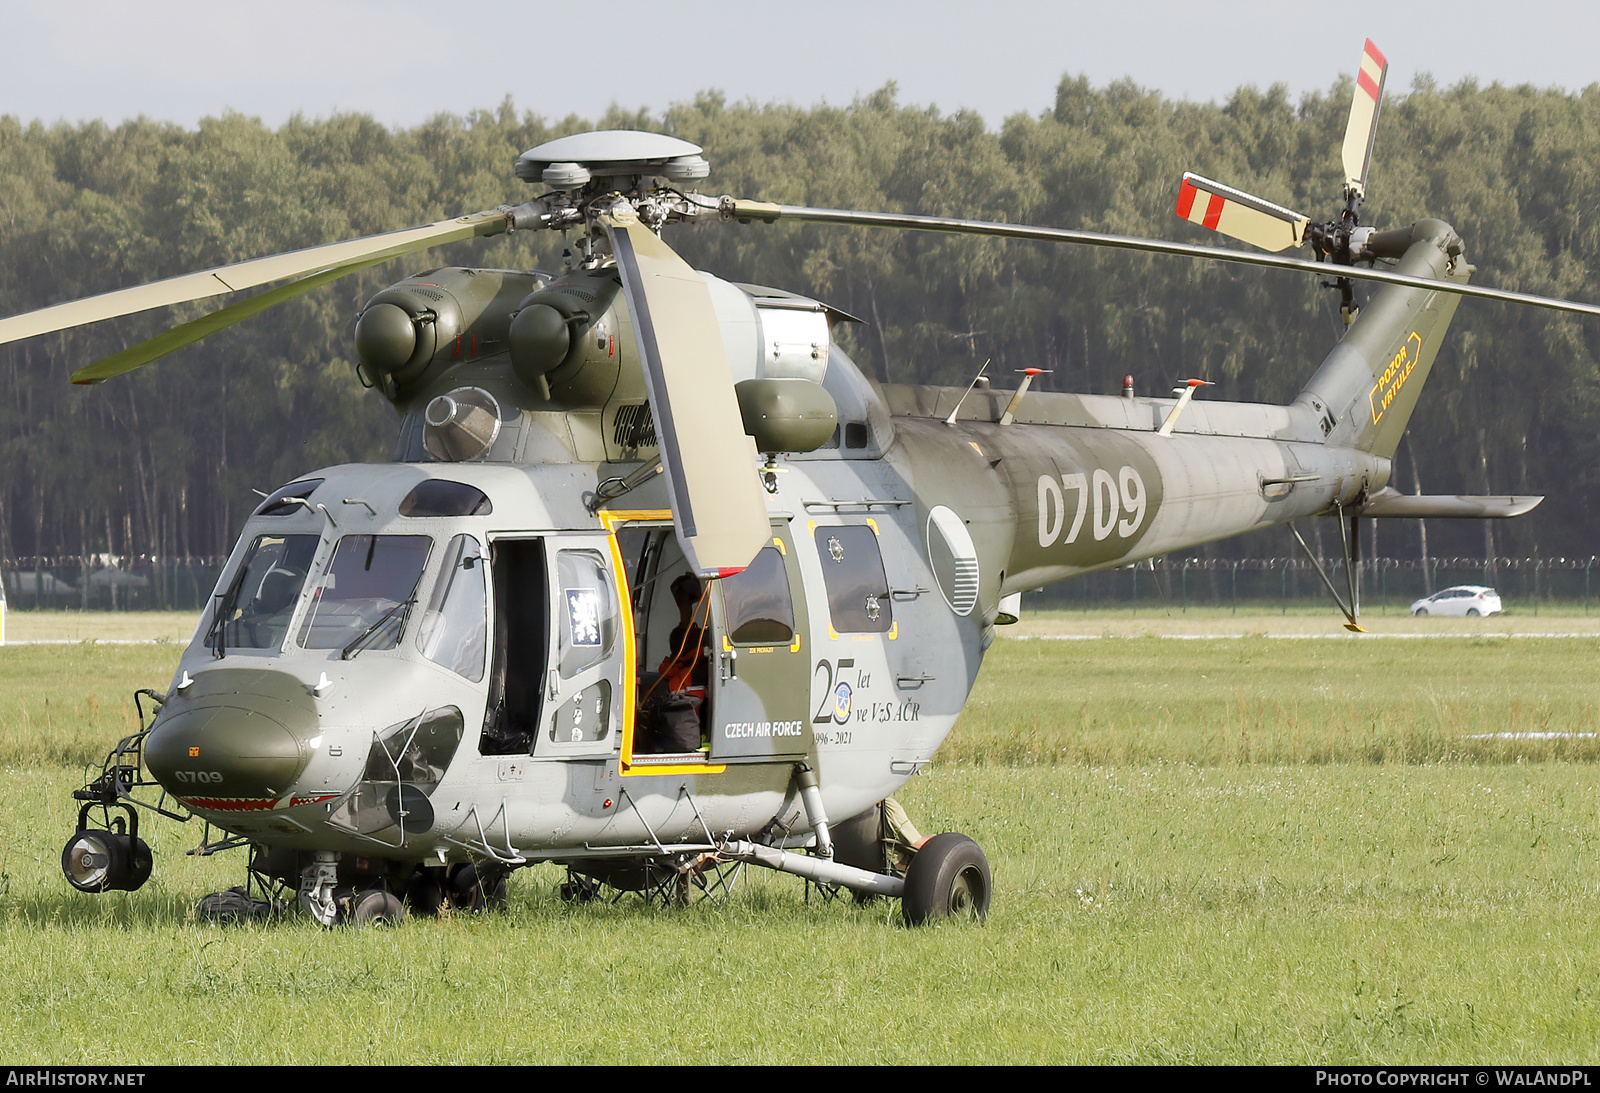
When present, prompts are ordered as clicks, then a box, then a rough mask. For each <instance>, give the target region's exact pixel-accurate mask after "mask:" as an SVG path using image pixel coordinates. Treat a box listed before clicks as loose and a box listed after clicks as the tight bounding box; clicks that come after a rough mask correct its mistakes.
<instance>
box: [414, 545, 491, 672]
mask: <svg viewBox="0 0 1600 1093" xmlns="http://www.w3.org/2000/svg"><path fill="white" fill-rule="evenodd" d="M483 570H484V567H483V551H482V549H481V548H480V547H479V546H478V541H477V540H476V539H474V538H473V537H472V536H470V535H457V536H456V537H455V538H454V539H451V540H450V545H449V546H447V547H446V548H445V551H444V564H443V565H442V566H441V567H440V569H439V577H438V579H437V580H435V581H434V582H433V594H432V595H430V596H429V597H428V607H427V610H426V611H424V612H423V613H422V622H421V625H419V626H418V627H417V648H418V649H420V650H422V655H423V656H425V657H427V658H428V659H429V660H431V661H433V662H434V663H435V664H440V665H443V666H444V667H446V668H448V669H450V670H451V671H452V672H454V673H456V674H457V675H460V676H465V677H466V678H467V679H470V680H472V682H474V683H477V682H478V681H479V680H481V679H482V678H483V651H484V647H485V646H486V644H487V643H488V594H487V587H486V585H485V582H484V571H483Z"/></svg>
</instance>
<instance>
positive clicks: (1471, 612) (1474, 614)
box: [1467, 607, 1483, 619]
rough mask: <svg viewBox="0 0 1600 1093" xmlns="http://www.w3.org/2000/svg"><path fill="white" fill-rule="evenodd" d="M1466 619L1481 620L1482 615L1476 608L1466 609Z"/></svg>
mask: <svg viewBox="0 0 1600 1093" xmlns="http://www.w3.org/2000/svg"><path fill="white" fill-rule="evenodd" d="M1467 618H1469V619H1481V618H1483V615H1482V614H1481V613H1480V612H1479V611H1478V609H1477V608H1476V607H1469V608H1467Z"/></svg>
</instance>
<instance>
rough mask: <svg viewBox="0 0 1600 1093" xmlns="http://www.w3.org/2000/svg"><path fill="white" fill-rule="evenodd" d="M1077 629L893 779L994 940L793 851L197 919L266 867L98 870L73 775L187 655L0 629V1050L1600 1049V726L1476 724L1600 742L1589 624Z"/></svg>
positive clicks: (813, 1057)
mask: <svg viewBox="0 0 1600 1093" xmlns="http://www.w3.org/2000/svg"><path fill="white" fill-rule="evenodd" d="M13 617H15V616H13ZM1099 621H1100V623H1101V624H1102V625H1104V626H1105V627H1106V628H1108V629H1109V628H1111V627H1113V626H1120V625H1122V621H1119V620H1117V619H1101V620H1099ZM1220 621H1221V620H1219V624H1220ZM1321 621H1322V624H1323V632H1331V631H1333V630H1335V629H1336V627H1334V626H1333V624H1332V623H1330V622H1329V621H1328V620H1327V619H1326V618H1323V619H1322V620H1321ZM1435 621H1436V622H1439V621H1443V620H1435ZM1502 621H1505V622H1510V621H1512V620H1510V619H1507V620H1500V619H1493V620H1487V623H1488V624H1489V625H1493V626H1495V627H1496V629H1498V630H1502V631H1503V630H1504V629H1505V628H1504V627H1503V626H1501V625H1500V624H1501V622H1502ZM1064 625H1065V624H1064V623H1061V622H1056V623H1052V622H1051V621H1050V620H1048V619H1038V618H1034V619H1028V620H1025V621H1024V623H1023V624H1022V625H1020V626H1019V627H1017V628H1015V630H1014V631H1013V633H1014V634H1015V631H1024V633H1025V635H1026V636H1028V637H1029V638H1030V640H1017V637H1016V636H1010V637H1007V638H1005V639H1002V640H1001V641H999V642H998V643H997V644H996V646H995V647H994V648H993V649H992V650H991V652H990V656H989V659H988V661H987V663H986V665H985V668H984V672H983V675H982V677H981V678H980V683H979V687H978V690H977V692H976V693H975V694H974V696H973V701H972V703H971V704H970V705H969V708H968V711H967V713H966V714H965V715H964V716H963V719H962V722H961V724H960V725H959V726H958V728H957V730H956V732H955V734H953V736H952V738H951V740H950V741H949V742H948V743H947V744H946V746H945V748H944V749H943V750H941V752H940V753H939V762H938V764H937V765H936V766H935V768H934V769H933V770H932V771H931V772H930V773H928V774H926V775H925V776H923V777H921V778H917V779H914V780H913V781H912V782H911V783H910V784H909V785H908V786H907V787H906V789H905V791H903V792H902V794H900V797H901V799H902V800H903V801H904V802H905V803H906V805H907V807H908V808H909V809H910V811H911V813H912V815H913V817H914V818H916V819H917V821H918V822H919V824H920V825H921V826H922V827H923V828H924V830H945V829H957V830H962V831H965V832H967V833H968V834H970V835H972V836H973V837H974V838H976V839H977V840H978V841H979V842H980V843H981V844H982V845H983V846H984V848H985V850H986V852H987V853H988V855H989V858H990V861H991V864H992V866H993V870H994V875H995V884H996V897H995V904H994V908H993V911H992V913H991V915H990V919H989V921H988V923H987V924H986V925H985V926H982V927H971V926H958V925H946V926H942V927H939V928H935V929H931V930H918V931H910V930H906V929H904V928H902V927H900V926H899V925H898V924H897V923H896V922H895V915H894V908H893V907H892V906H890V905H889V904H884V903H880V904H877V905H869V906H865V907H857V906H854V905H852V904H850V903H848V902H837V903H833V904H827V905H824V904H822V903H820V902H818V901H817V900H816V899H815V897H813V900H812V902H809V903H808V902H806V901H805V900H804V898H803V890H802V888H801V886H800V885H799V883H798V882H796V881H793V880H792V879H790V878H783V877H774V876H770V875H760V876H753V877H751V878H750V879H749V880H748V882H747V884H746V886H745V887H743V888H742V889H741V890H740V892H739V894H738V895H737V896H736V898H735V899H734V900H733V901H731V902H730V903H728V904H727V905H725V906H722V907H710V906H700V907H696V908H691V909H689V910H687V911H680V912H664V911H659V910H649V909H645V908H643V907H641V906H640V905H638V904H637V903H635V902H634V901H632V900H627V901H624V902H622V903H620V904H617V905H615V906H594V905H587V906H581V907H573V906H569V905H566V904H563V903H561V902H560V901H559V900H558V899H557V898H556V897H555V895H554V887H555V885H556V883H557V882H558V881H559V880H560V875H559V873H558V872H557V871H556V870H555V869H553V868H551V867H539V868H537V869H531V870H523V871H520V872H519V873H518V874H516V875H515V877H514V882H513V886H512V911H511V913H510V914H509V915H505V916H499V915H491V916H486V917H474V916H466V915H453V916H449V917H446V918H443V919H440V920H432V921H429V920H420V919H412V920H410V921H408V922H407V923H406V924H405V925H404V926H402V927H401V928H399V929H397V930H373V931H365V932H357V931H351V930H343V929H341V930H334V931H323V930H320V929H318V928H316V927H314V926H312V925H311V924H309V923H308V922H306V921H304V920H303V919H294V920H290V921H287V922H283V923H279V924H275V925H270V926H262V927H243V928H230V929H218V928H212V927H204V926H200V925H197V924H195V923H194V922H193V921H192V910H191V908H192V905H193V901H194V899H195V898H196V897H197V896H198V895H200V894H203V893H205V892H208V891H212V890H214V889H217V888H221V887H226V886H227V885H230V884H234V883H238V881H239V880H240V872H239V871H240V869H241V868H242V866H241V863H240V862H239V861H238V860H237V859H236V858H230V857H229V856H226V855H225V856H222V857H219V858H213V859H205V860H201V859H194V858H187V857H185V856H184V855H183V850H184V849H185V848H186V847H187V846H191V845H193V844H194V842H195V841H196V839H197V837H198V832H197V831H196V830H194V829H193V826H192V825H190V826H189V827H183V826H180V825H175V824H160V825H155V824H152V825H149V826H148V827H147V833H148V835H149V837H150V838H151V842H152V846H153V849H154V850H155V852H156V857H157V868H156V873H155V877H154V879H153V880H152V881H151V882H150V884H148V885H147V886H146V887H145V888H144V889H143V890H141V891H140V892H137V893H133V894H122V893H113V894H107V895H104V896H98V897H87V896H79V895H76V894H74V893H72V892H71V891H70V890H69V889H68V888H67V886H66V885H65V883H64V882H63V881H62V880H61V878H60V873H59V854H60V848H61V844H62V843H63V842H64V841H65V839H66V837H67V835H68V834H69V833H70V831H71V829H72V827H73V822H74V810H73V808H72V802H71V790H72V789H73V788H75V786H76V785H78V784H81V769H82V764H83V763H84V762H86V761H88V760H91V759H92V760H93V761H95V762H96V763H97V762H98V760H99V758H100V756H101V755H102V754H103V751H104V748H105V746H106V745H107V743H109V741H110V740H111V739H112V738H113V737H115V736H117V735H118V734H119V733H121V732H124V731H126V728H127V726H128V725H130V724H131V719H130V718H129V716H128V715H125V714H124V710H125V709H127V708H129V707H128V702H127V695H128V694H129V692H130V691H131V690H132V688H133V687H135V686H143V685H154V686H157V687H162V686H165V684H166V682H167V680H168V678H169V677H170V674H171V671H172V666H173V664H174V662H175V660H176V657H177V651H178V650H177V647H175V646H170V645H143V646H109V647H108V646H99V645H68V646H21V647H16V648H11V647H7V648H3V649H0V693H4V694H5V695H6V696H7V698H8V699H9V701H7V702H6V703H5V704H4V706H3V708H0V793H3V794H4V796H5V800H6V802H7V806H6V807H5V808H4V809H3V810H0V976H4V978H5V981H6V982H7V983H8V984H10V985H11V989H10V990H9V991H8V992H6V996H5V997H4V998H3V999H0V1058H4V1059H6V1060H7V1061H11V1062H19V1063H20V1062H77V1063H97V1064H123V1065H129V1064H137V1063H160V1062H196V1063H199V1062H213V1063H214V1062H238V1061H263V1062H277V1063H296V1064H304V1063H317V1062H367V1061H371V1062H381V1063H410V1062H433V1063H441V1062H619V1061H622V1062H627V1061H642V1062H677V1061H683V1062H713V1061H714V1062H732V1061H742V1062H794V1061H814V1062H838V1061H857V1062H885V1063H905V1062H958V1061H975V1062H1283V1063H1319V1062H1321V1063H1334V1062H1384V1063H1402V1062H1412V1063H1420V1062H1450V1063H1467V1062H1528V1063H1554V1062H1563V1063H1594V1062H1596V1061H1600V1021H1597V1019H1596V1018H1597V1008H1600V940H1597V935H1600V932H1597V931H1595V930H1594V929H1593V919H1594V917H1595V909H1596V900H1597V897H1600V860H1597V852H1600V799H1597V797H1596V794H1595V791H1594V781H1595V777H1594V776H1595V774H1596V771H1597V767H1596V764H1595V761H1594V760H1595V758H1596V749H1595V747H1594V746H1593V741H1592V740H1584V739H1562V740H1529V739H1521V740H1515V739H1513V740H1473V739H1470V737H1472V736H1475V735H1478V734H1481V733H1488V732H1505V731H1560V732H1593V731H1597V728H1600V726H1597V722H1600V681H1597V679H1596V675H1595V672H1594V664H1595V659H1596V654H1597V653H1600V638H1585V637H1560V638H1511V637H1485V636H1482V635H1483V632H1484V631H1481V630H1480V631H1479V632H1478V633H1477V635H1476V636H1473V635H1464V636H1460V637H1456V636H1444V637H1439V638H1437V639H1434V640H1417V639H1407V638H1400V637H1391V638H1375V639H1349V640H1346V639H1343V638H1341V639H1338V640H1326V641H1324V640H1303V639H1271V638H1266V637H1243V638H1236V639H1217V640H1181V641H1175V640H1167V639H1164V638H1158V637H1133V638H1127V639H1122V638H1117V639H1112V640H1049V639H1048V638H1047V635H1049V634H1055V635H1057V636H1062V635H1063V629H1064ZM1030 627H1035V628H1036V629H1034V630H1032V631H1031V632H1030V631H1029V630H1028V628H1030ZM1052 627H1054V629H1052ZM1221 632H1235V631H1227V630H1223V631H1221ZM1236 632H1241V633H1257V634H1259V633H1263V632H1265V631H1261V630H1257V631H1249V630H1240V631H1236Z"/></svg>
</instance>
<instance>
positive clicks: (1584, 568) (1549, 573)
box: [1024, 555, 1600, 614]
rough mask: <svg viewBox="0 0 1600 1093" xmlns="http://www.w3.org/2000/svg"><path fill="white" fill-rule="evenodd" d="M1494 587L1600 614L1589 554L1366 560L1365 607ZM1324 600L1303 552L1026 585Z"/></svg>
mask: <svg viewBox="0 0 1600 1093" xmlns="http://www.w3.org/2000/svg"><path fill="white" fill-rule="evenodd" d="M1322 570H1323V572H1324V573H1325V574H1326V575H1327V577H1328V579H1329V580H1330V581H1331V582H1333V586H1334V587H1335V588H1337V589H1338V590H1339V594H1340V595H1341V596H1344V595H1345V594H1346V593H1345V589H1346V587H1347V586H1346V582H1345V574H1344V569H1343V567H1342V566H1341V565H1340V563H1339V562H1338V560H1337V559H1336V558H1326V559H1324V560H1323V566H1322ZM1461 584H1473V585H1488V586H1489V587H1491V588H1495V589H1497V590H1498V591H1499V592H1500V596H1501V599H1502V601H1504V603H1505V606H1506V608H1507V609H1508V610H1516V611H1519V612H1520V611H1527V612H1528V613H1530V614H1537V613H1538V611H1539V607H1540V605H1541V604H1543V605H1547V606H1548V605H1553V604H1556V603H1560V604H1562V605H1564V606H1566V607H1569V608H1570V607H1581V609H1582V610H1583V611H1584V612H1585V613H1587V612H1588V611H1590V610H1594V611H1595V612H1596V613H1600V557H1597V556H1590V557H1586V558H1539V557H1533V558H1494V559H1489V560H1486V559H1483V558H1429V559H1428V560H1427V562H1426V564H1424V563H1423V562H1422V560H1421V559H1417V558H1373V559H1368V560H1367V561H1365V562H1363V563H1362V565H1361V609H1362V611H1363V613H1368V614H1379V613H1385V612H1388V613H1394V612H1401V613H1403V612H1405V611H1407V610H1409V609H1410V606H1411V604H1412V603H1413V602H1414V601H1416V600H1419V599H1421V598H1422V597H1423V596H1426V595H1429V594H1431V593H1433V592H1437V591H1439V590H1440V589H1442V588H1449V587H1451V586H1452V585H1461ZM1312 601H1320V602H1322V603H1325V604H1327V606H1328V607H1330V608H1332V606H1333V603H1332V600H1331V599H1330V598H1329V597H1328V591H1327V588H1326V587H1325V586H1324V585H1323V583H1322V582H1321V581H1320V580H1318V579H1317V575H1316V571H1315V569H1314V568H1313V566H1312V563H1311V562H1310V561H1309V560H1308V559H1306V558H1304V557H1283V558H1183V557H1178V556H1173V555H1168V556H1166V557H1161V558H1155V559H1152V560H1151V561H1148V562H1140V563H1138V564H1137V565H1134V566H1127V567H1123V568H1121V569H1112V570H1106V571H1104V572H1101V573H1092V574H1090V575H1088V576H1086V577H1080V578H1078V579H1076V580H1071V581H1065V582H1063V583H1061V584H1056V585H1051V586H1050V587H1048V588H1044V589H1041V590H1039V591H1038V592H1034V593H1030V594H1028V595H1027V596H1025V597H1024V603H1025V605H1026V606H1027V607H1030V608H1056V609H1063V608H1065V609H1071V608H1077V607H1082V608H1085V609H1089V608H1096V607H1130V608H1133V609H1135V610H1138V609H1143V608H1146V607H1149V608H1152V609H1160V610H1165V611H1173V612H1182V611H1186V610H1188V609H1189V608H1190V607H1210V608H1218V607H1220V608H1225V609H1229V610H1233V611H1239V610H1248V611H1252V612H1259V611H1263V610H1265V611H1272V610H1285V611H1286V610H1288V608H1289V607H1290V606H1301V605H1307V604H1309V603H1311V602H1312Z"/></svg>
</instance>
